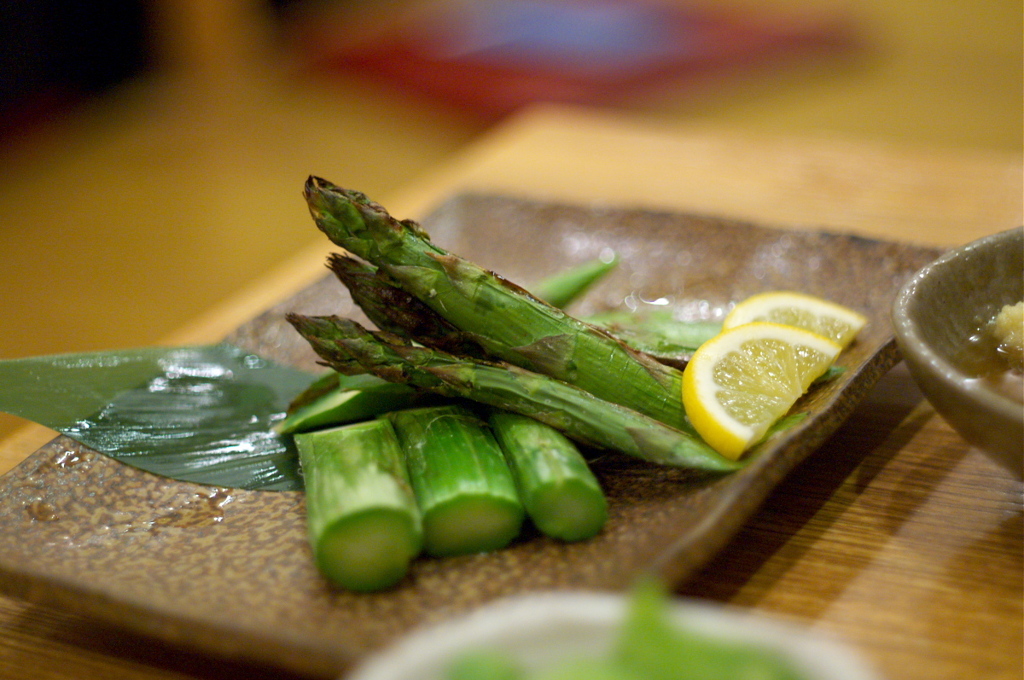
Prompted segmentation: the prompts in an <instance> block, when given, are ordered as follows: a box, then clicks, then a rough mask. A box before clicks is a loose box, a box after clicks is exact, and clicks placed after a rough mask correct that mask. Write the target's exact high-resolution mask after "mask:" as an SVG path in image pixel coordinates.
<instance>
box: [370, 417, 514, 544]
mask: <svg viewBox="0 0 1024 680" xmlns="http://www.w3.org/2000/svg"><path fill="white" fill-rule="evenodd" d="M382 418H386V419H387V420H388V421H390V422H391V423H392V424H393V425H394V428H395V432H396V433H397V434H398V440H399V441H400V442H401V444H402V450H403V451H404V454H405V460H406V465H407V467H408V470H409V476H410V479H411V480H412V487H413V490H414V491H415V493H416V500H417V503H418V504H419V507H420V511H421V512H422V513H423V536H424V547H425V549H426V551H427V552H428V553H430V554H431V555H436V556H443V555H461V554H466V553H475V552H487V551H490V550H497V549H498V548H503V547H505V546H506V545H508V543H509V542H510V541H511V540H512V539H513V538H515V537H516V536H517V535H518V534H519V529H520V527H521V525H522V523H523V515H524V512H523V506H522V503H521V502H520V500H519V495H518V493H517V491H516V487H515V482H514V480H513V479H512V473H511V471H510V470H509V468H508V464H507V463H506V462H505V458H504V456H503V455H502V452H501V449H500V448H499V447H498V443H497V442H496V441H495V440H494V436H493V435H492V434H491V432H490V430H489V429H488V427H487V424H486V423H484V422H483V420H481V419H480V417H479V416H477V415H476V414H474V413H473V412H472V411H470V410H469V409H467V408H464V407H462V406H457V405H447V406H433V407H426V408H417V409H408V410H405V411H395V412H392V413H388V414H385V415H384V416H382Z"/></svg>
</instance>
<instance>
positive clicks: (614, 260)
mask: <svg viewBox="0 0 1024 680" xmlns="http://www.w3.org/2000/svg"><path fill="white" fill-rule="evenodd" d="M617 266H619V256H618V255H617V254H616V253H614V252H609V253H607V254H603V255H602V256H601V257H597V258H594V259H593V260H588V261H587V262H584V263H582V264H580V265H577V266H575V267H570V268H569V269H566V270H565V271H561V272H559V273H557V274H555V275H554V276H549V277H548V278H546V279H544V280H543V281H541V282H540V283H538V284H537V285H535V286H533V287H532V288H531V289H530V292H531V293H533V295H534V296H535V297H537V298H540V299H541V300H544V302H547V303H548V304H549V305H551V306H552V307H558V308H559V309H565V308H566V307H568V306H569V305H570V304H572V303H573V302H575V301H576V300H577V299H579V297H580V296H581V295H583V293H585V292H587V291H588V290H589V289H590V288H591V286H593V285H594V284H595V283H597V282H598V281H600V280H601V279H602V278H604V277H605V276H606V275H607V274H608V273H609V272H611V271H612V270H613V269H615V268H616V267H617Z"/></svg>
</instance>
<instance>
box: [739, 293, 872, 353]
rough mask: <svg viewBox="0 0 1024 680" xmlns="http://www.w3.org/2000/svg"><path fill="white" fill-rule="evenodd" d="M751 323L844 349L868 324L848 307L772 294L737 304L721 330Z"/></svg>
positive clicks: (799, 295) (809, 297) (801, 295)
mask: <svg viewBox="0 0 1024 680" xmlns="http://www.w3.org/2000/svg"><path fill="white" fill-rule="evenodd" d="M752 321H768V322H771V323H781V324H785V325H787V326H796V327H797V328H803V329H804V330H808V331H811V332H812V333H817V334H818V335H824V336H825V337H826V338H828V339H829V340H832V341H833V342H835V343H838V344H839V345H840V346H842V347H846V346H847V345H849V344H850V342H851V341H852V340H853V338H854V336H856V335H857V333H858V332H859V331H860V329H861V328H863V327H864V324H866V323H867V321H868V320H867V318H866V317H865V316H864V315H863V314H860V313H858V312H855V311H853V310H852V309H850V308H848V307H844V306H842V305H838V304H836V303H834V302H829V301H828V300H823V299H821V298H818V297H814V296H813V295H806V294H804V293H792V292H789V291H773V292H770V293H760V294H758V295H754V296H751V297H749V298H747V299H746V300H744V301H742V302H740V303H739V304H738V305H736V306H735V307H734V308H733V310H732V311H731V312H729V314H728V316H726V317H725V320H724V321H723V322H722V327H723V328H725V329H729V328H735V327H736V326H740V325H742V324H745V323H750V322H752Z"/></svg>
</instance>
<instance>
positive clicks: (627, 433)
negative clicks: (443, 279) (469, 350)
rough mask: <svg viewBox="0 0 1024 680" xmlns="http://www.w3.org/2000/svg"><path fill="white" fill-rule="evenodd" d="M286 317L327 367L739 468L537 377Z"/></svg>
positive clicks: (679, 436)
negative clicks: (361, 370) (348, 368)
mask: <svg viewBox="0 0 1024 680" xmlns="http://www.w3.org/2000/svg"><path fill="white" fill-rule="evenodd" d="M288 320H289V322H291V324H292V325H293V326H294V327H295V328H296V330H298V332H299V333H300V334H301V335H302V336H303V337H304V338H305V339H306V340H307V341H308V342H309V343H310V345H311V346H312V347H313V349H314V350H315V351H316V352H317V354H319V355H320V357H321V358H322V359H323V360H324V361H325V362H327V363H328V364H330V365H332V366H341V367H346V366H351V365H352V364H353V363H358V364H359V365H361V366H362V367H363V368H364V369H365V370H368V371H370V372H372V373H374V374H375V375H378V376H380V377H381V378H384V379H385V380H390V381H393V382H399V383H406V384H410V385H414V386H416V387H419V388H421V389H425V390H430V391H433V392H436V393H438V394H442V395H445V396H452V397H462V398H465V399H471V400H473V401H477V402H480V403H483V404H487V405H489V406H494V407H497V408H502V409H505V410H508V411H512V412H514V413H519V414H522V415H525V416H529V417H531V418H535V419H537V420H539V421H541V422H544V423H547V424H548V425H551V426H552V427H554V428H555V429H557V430H559V431H561V432H562V433H564V434H565V435H566V436H568V437H569V438H571V439H574V440H576V441H577V442H580V443H582V444H585V445H590V446H596V447H600V448H606V449H612V450H616V451H621V452H623V453H626V454H628V455H632V456H635V457H637V458H641V459H643V460H647V461H650V462H653V463H658V464H662V465H670V466H675V467H687V468H693V469H698V470H704V471H710V472H728V471H732V470H736V469H738V468H740V467H742V465H743V464H742V463H738V462H736V461H731V460H729V459H727V458H725V457H724V456H722V455H720V454H719V453H717V452H715V451H714V450H713V449H712V448H711V447H709V446H708V445H707V444H705V443H704V442H703V441H701V440H700V439H699V438H698V437H697V436H696V435H692V434H690V433H687V432H684V431H682V430H679V429H676V428H672V427H669V426H667V425H665V424H664V423H659V422H658V421H656V420H654V419H652V418H650V417H647V416H645V415H643V414H641V413H638V412H636V411H633V410H630V409H628V408H624V407H622V406H619V405H617V404H613V403H611V402H607V401H604V400H602V399H599V398H597V397H595V396H594V395H593V394H590V393H589V392H587V391H585V390H582V389H580V388H578V387H575V386H573V385H569V384H567V383H563V382H560V381H558V380H554V379H552V378H550V377H549V376H545V375H543V374H539V373H534V372H531V371H526V370H523V369H521V368H519V367H516V366H512V365H511V364H505V363H488V362H484V361H474V360H469V359H465V358H460V357H455V356H452V355H450V354H446V353H444V352H441V351H439V350H433V349H429V348H424V347H415V346H411V345H402V344H401V341H400V340H399V339H397V338H394V337H389V336H387V335H385V334H374V333H371V332H370V331H367V330H366V329H365V328H363V327H362V326H360V325H359V324H358V323H356V322H354V321H352V320H350V319H342V318H338V317H306V316H302V315H298V314H290V315H288Z"/></svg>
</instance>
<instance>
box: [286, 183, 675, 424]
mask: <svg viewBox="0 0 1024 680" xmlns="http://www.w3.org/2000/svg"><path fill="white" fill-rule="evenodd" d="M305 195H306V200H307V202H308V204H309V207H310V212H311V214H312V215H313V218H314V220H315V221H316V223H317V226H318V227H319V228H320V229H321V230H322V231H323V232H324V233H325V234H326V235H327V236H328V237H329V238H330V239H331V240H332V241H333V242H334V243H336V244H338V245H340V246H341V247H343V248H345V249H346V250H348V251H349V252H350V253H353V254H354V255H356V256H358V257H360V258H362V259H364V260H367V261H369V262H370V263H372V264H373V265H375V266H376V267H377V268H378V272H380V273H382V274H383V275H385V276H386V277H388V279H389V281H391V282H392V283H393V284H394V285H396V286H398V287H400V288H402V289H403V290H405V291H406V292H407V293H409V294H411V295H413V296H415V297H416V298H418V299H419V300H420V301H422V302H423V303H424V304H426V305H427V306H428V307H430V308H431V309H433V310H434V311H435V312H437V313H438V314H440V315H441V316H443V317H444V318H445V319H447V320H448V321H449V322H450V323H451V324H452V325H454V326H455V327H457V328H459V329H460V330H461V331H462V332H463V333H465V334H466V335H467V336H468V337H470V338H471V339H473V340H474V341H476V342H477V343H479V344H480V346H481V347H483V349H484V350H485V351H486V352H488V353H489V354H491V355H493V356H495V357H497V358H499V359H502V360H504V361H508V362H509V363H512V364H514V365H517V366H520V367H522V368H525V369H527V370H530V371H534V372H537V373H543V374H546V375H549V376H552V377H554V378H556V379H558V380H561V381H564V382H568V383H570V384H573V385H576V386H578V387H580V388H581V389H583V390H586V391H587V392H590V393H591V394H593V395H595V396H597V397H599V398H600V399H603V400H605V401H609V402H613V403H617V404H620V405H623V406H625V407H627V408H629V409H633V410H635V411H638V412H640V413H643V414H645V415H647V416H649V417H651V418H654V419H656V420H659V421H661V422H663V423H666V424H668V425H671V426H673V427H683V426H684V422H685V418H684V415H683V407H682V397H681V384H682V373H681V372H680V371H678V370H676V369H673V368H671V367H669V366H665V365H664V364H661V363H659V362H657V361H655V360H654V359H652V358H650V357H646V356H644V355H642V354H640V353H638V352H636V351H635V350H633V349H631V348H629V347H628V346H626V345H625V344H624V343H622V342H620V341H619V340H617V339H615V338H614V337H612V336H611V335H609V334H608V333H606V332H605V331H602V330H600V329H598V328H595V327H594V326H591V325H589V324H586V323H584V322H582V321H580V320H578V319H575V318H573V317H571V316H569V315H567V314H566V313H565V312H563V311H561V310H559V309H557V308H555V307H553V306H551V305H549V304H547V303H545V302H542V301H541V300H538V299H537V298H535V297H534V296H532V295H530V294H529V293H528V292H526V291H525V290H523V289H522V288H520V287H518V286H516V285H514V284H512V283H510V282H508V281H506V280H504V279H502V278H501V277H499V276H497V275H495V274H493V273H491V272H488V271H486V270H484V269H482V268H481V267H479V266H477V265H475V264H473V263H472V262H469V261H466V260H464V259H462V258H459V257H457V256H455V255H453V254H450V253H448V252H446V251H444V250H443V249H441V248H439V247H437V246H435V245H434V244H432V243H431V242H430V240H429V237H428V236H427V234H426V233H425V232H424V231H423V230H422V229H421V228H420V227H419V226H418V225H417V224H416V223H415V222H412V221H409V220H405V221H401V222H400V221H398V220H396V219H394V218H392V217H391V216H390V215H388V213H387V212H386V211H385V210H384V209H383V208H382V207H381V206H380V205H378V204H376V203H374V202H372V201H370V200H369V199H367V198H366V196H364V195H363V194H361V193H358V192H355V191H348V190H345V189H341V188H339V187H336V186H334V185H332V184H330V183H329V182H326V181H325V180H322V179H318V178H314V177H311V178H310V179H309V180H308V181H307V183H306V188H305Z"/></svg>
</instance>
